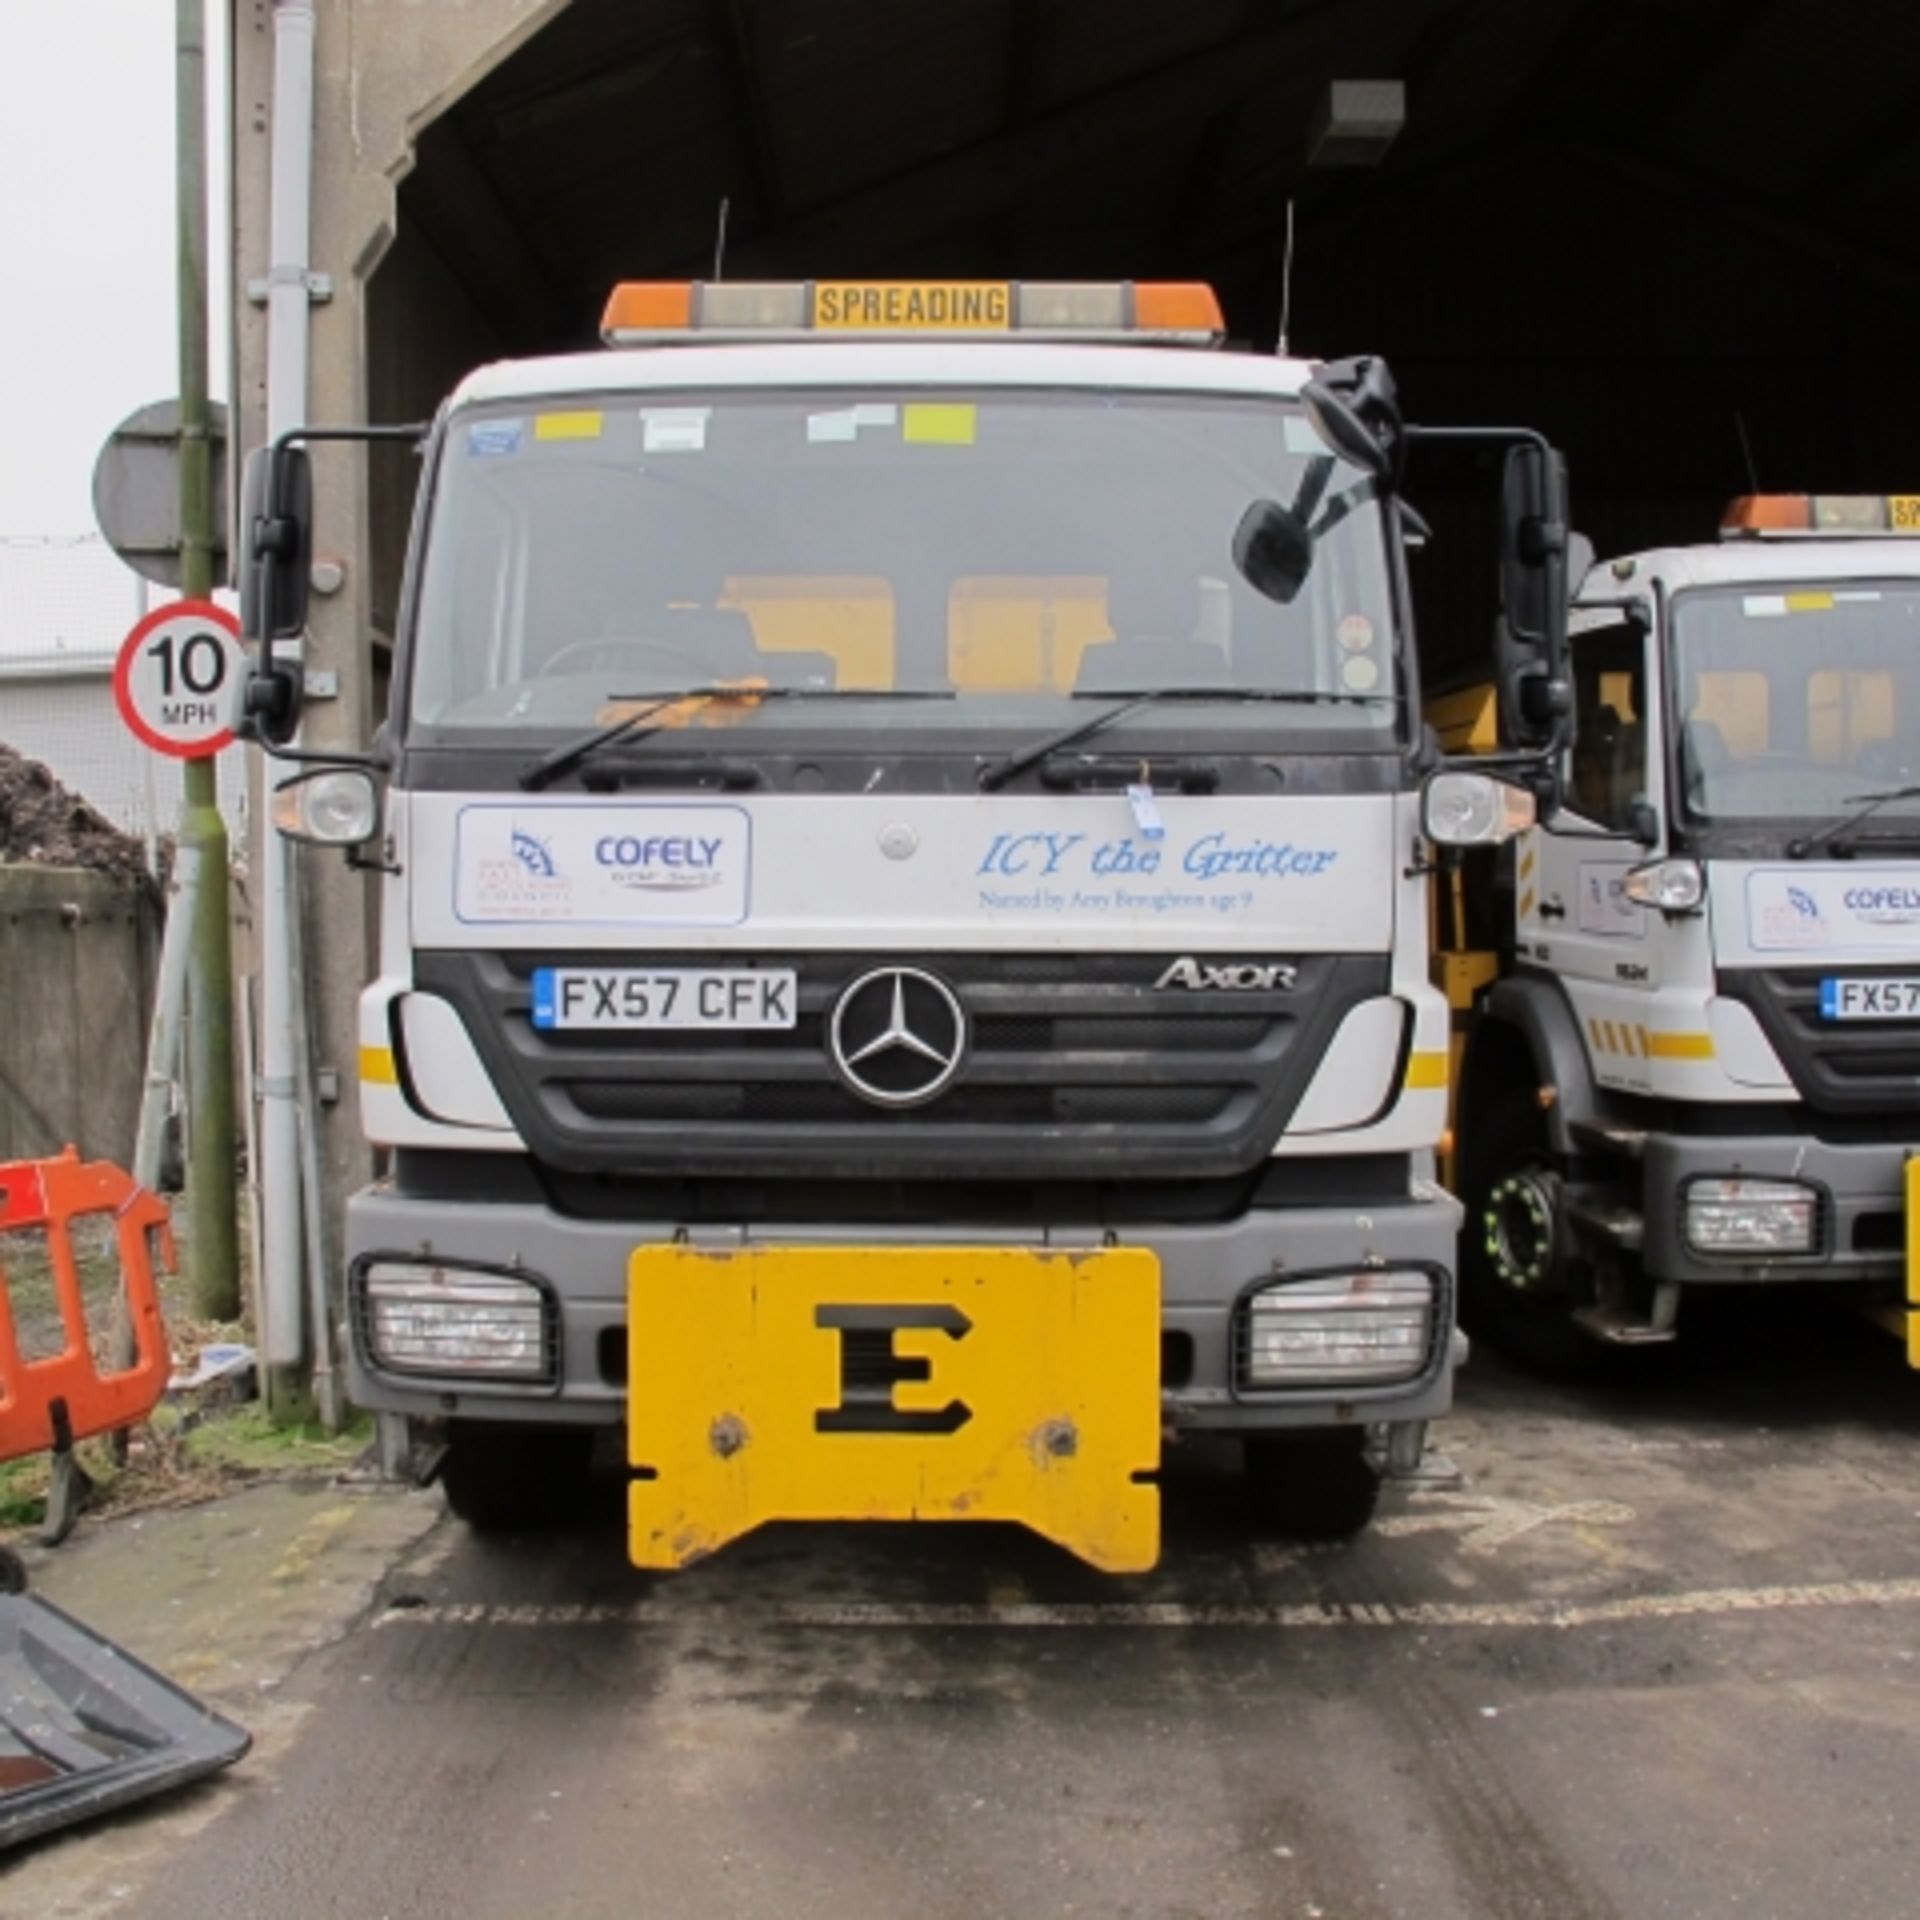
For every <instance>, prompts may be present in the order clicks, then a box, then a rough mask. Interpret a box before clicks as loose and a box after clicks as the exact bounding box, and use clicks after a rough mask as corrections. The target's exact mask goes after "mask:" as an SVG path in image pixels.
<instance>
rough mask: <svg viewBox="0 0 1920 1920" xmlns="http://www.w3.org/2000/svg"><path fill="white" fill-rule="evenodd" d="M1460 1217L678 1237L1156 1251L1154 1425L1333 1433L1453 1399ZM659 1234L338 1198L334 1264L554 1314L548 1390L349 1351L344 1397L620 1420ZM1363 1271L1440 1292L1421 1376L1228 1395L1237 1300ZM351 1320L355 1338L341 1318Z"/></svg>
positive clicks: (760, 1229) (475, 1208) (389, 1193)
mask: <svg viewBox="0 0 1920 1920" xmlns="http://www.w3.org/2000/svg"><path fill="white" fill-rule="evenodd" d="M1459 1219H1460V1210H1459V1207H1458V1205H1457V1203H1456V1202H1455V1201H1454V1200H1453V1199H1452V1198H1451V1196H1449V1195H1447V1194H1445V1193H1443V1192H1441V1191H1440V1190H1439V1189H1437V1188H1435V1187H1431V1186H1427V1185H1424V1184H1422V1185H1420V1186H1419V1187H1417V1188H1416V1191H1415V1193H1414V1194H1413V1195H1412V1196H1410V1197H1409V1198H1408V1199H1406V1200H1404V1201H1397V1202H1395V1203H1393V1204H1391V1205H1384V1206H1369V1207H1366V1208H1355V1207H1287V1208H1272V1209H1262V1210H1259V1211H1256V1212H1251V1213H1247V1214H1244V1215H1242V1216H1241V1217H1240V1218H1238V1219H1235V1220H1229V1221H1222V1222H1218V1223H1213V1224H1207V1225H1187V1226H1168V1227H1128V1228H1125V1229H1116V1230H1114V1231H1113V1233H1112V1234H1111V1236H1110V1237H1109V1236H1106V1235H1103V1234H1101V1233H1099V1232H1095V1231H1092V1230H1089V1229H1085V1228H1075V1229H1073V1230H1071V1231H1067V1232H1061V1233H1058V1234H1055V1233H1041V1234H1039V1235H1037V1236H1036V1235H1035V1234H1033V1233H1031V1232H1010V1231H1007V1230H1005V1229H994V1230H982V1229H979V1228H969V1227H966V1226H964V1225H960V1226H955V1227H951V1228H948V1229H947V1230H945V1231H944V1232H933V1231H930V1230H928V1229H925V1228H914V1229H911V1230H908V1229H903V1228H898V1227H885V1228H882V1227H873V1226H861V1227H845V1226H842V1227H834V1226H821V1225H817V1224H814V1225H808V1226H804V1227H780V1226H777V1225H767V1226H759V1225H756V1226H755V1227H753V1228H751V1229H746V1228H725V1229H715V1228H706V1227H702V1228H698V1229H695V1230H692V1231H691V1232H685V1233H684V1237H685V1238H687V1239H688V1240H690V1241H691V1242H692V1243H693V1244H695V1245H700V1246H710V1247H714V1248H716V1249H718V1248H726V1247H739V1246H746V1245H749V1244H772V1245H784V1246H803V1245H810V1244H811V1245H820V1244H825V1245H844V1244H846V1243H847V1242H849V1241H858V1242H859V1243H861V1244H863V1245H870V1246H871V1245H882V1246H884V1245H899V1246H926V1245H929V1244H941V1243H944V1244H948V1245H953V1246H981V1245H989V1246H1020V1247H1043V1248H1059V1249H1062V1250H1069V1249H1073V1248H1085V1247H1093V1246H1101V1245H1108V1244H1111V1245H1120V1246H1141V1247H1148V1248H1150V1249H1151V1250H1152V1251H1153V1252H1154V1253H1155V1254H1157V1255H1158V1256H1159V1259H1160V1264H1161V1303H1162V1319H1163V1325H1164V1328H1165V1330H1166V1332H1167V1333H1168V1334H1170V1335H1181V1336H1184V1337H1185V1340H1186V1341H1187V1342H1189V1343H1190V1346H1191V1353H1192V1366H1191V1370H1190V1372H1189V1373H1188V1374H1187V1377H1186V1378H1185V1379H1184V1380H1183V1381H1182V1382H1181V1383H1180V1384H1179V1385H1177V1386H1173V1387H1169V1388H1168V1389H1167V1391H1166V1393H1165V1395H1164V1404H1165V1408H1166V1413H1167V1418H1168V1420H1169V1422H1170V1423H1171V1424H1173V1425H1175V1426H1178V1427H1183V1428H1195V1429H1200V1428H1216V1429H1224V1430H1230V1431H1233V1430H1239V1431H1257V1430H1270V1429H1274V1428H1279V1427H1289V1426H1326V1425H1329V1424H1331V1423H1333V1422H1336V1421H1345V1420H1367V1421H1400V1420H1426V1419H1432V1418H1434V1417H1436V1416H1438V1415H1439V1414H1442V1413H1444V1412H1445V1411H1446V1409H1447V1407H1448V1406H1449V1405H1450V1404H1451V1400H1452V1371H1453V1366H1452V1355H1453V1344H1454V1343H1453V1341H1452V1338H1451V1334H1452V1323H1453V1278H1452V1276H1453V1266H1454V1245H1455V1238H1456V1235H1457V1232H1458V1228H1459ZM682 1234H683V1230H682V1229H680V1228H678V1227H677V1226H676V1225H675V1223H673V1222H670V1221H639V1220H636V1221H606V1220H580V1219H573V1218H570V1217H567V1216H565V1215H561V1214H557V1213H554V1212H552V1211H551V1210H550V1209H548V1208H546V1207H544V1206H539V1205H528V1204H524V1203H518V1202H516V1203H509V1204H502V1205H489V1204H486V1203H485V1201H484V1198H483V1197H482V1196H479V1195H476V1196H475V1198H474V1201H473V1202H472V1203H467V1204H462V1203H459V1202H456V1201H451V1200H442V1199H432V1200H428V1199H421V1198H416V1197H412V1196H407V1195H402V1194H399V1193H396V1192H395V1191H393V1190H392V1189H391V1188H390V1187H384V1186H381V1187H371V1188H367V1189H365V1190H363V1191H362V1192H360V1193H358V1194H355V1195H354V1196H353V1198H352V1199H351V1200H350V1201H349V1203H348V1207H347V1255H348V1261H349V1267H350V1270H351V1268H352V1266H353V1264H354V1263H356V1262H358V1261H360V1260H362V1259H365V1258H367V1257H370V1256H373V1255H384V1256H389V1257H391V1258H394V1259H399V1260H419V1259H427V1260H444V1261H447V1262H451V1263H455V1264H458V1263H460V1262H463V1261H471V1262H473V1263H475V1264H476V1265H479V1266H484V1267H488V1268H493V1269H496V1270H497V1269H500V1268H503V1267H504V1268H509V1269H519V1270H523V1271H525V1272H526V1273H527V1275H528V1276H529V1277H530V1278H535V1279H538V1280H540V1281H543V1282H544V1283H545V1284H546V1286H547V1287H548V1288H549V1289H550V1290H551V1292H552V1295H553V1296H554V1298H555V1300H556V1302H557V1305H558V1310H559V1319H560V1325H559V1330H558V1371H557V1379H556V1380H555V1381H554V1382H553V1383H552V1384H549V1385H543V1386H525V1385H522V1386H509V1385H505V1384H502V1383H498V1382H485V1381H473V1380H462V1379H456V1378H449V1379H446V1380H444V1381H440V1380H433V1381H428V1380H422V1379H421V1378H419V1377H417V1376H401V1375H397V1374H393V1373H389V1372H386V1371H384V1370H382V1369H381V1368H379V1367H377V1366H376V1365H374V1364H373V1362H372V1360H371V1357H370V1356H369V1354H368V1353H367V1351H366V1350H365V1343H364V1340H363V1339H362V1338H359V1337H356V1338H355V1339H354V1340H353V1342H352V1343H351V1347H350V1356H349V1361H348V1370H349V1379H350V1384H351V1391H352V1394H353V1398H354V1400H355V1402H356V1403H357V1404H359V1405H361V1406H364V1407H369V1408H372V1409H375V1410H377V1411H381V1412H392V1413H405V1414H414V1415H421V1416H435V1417H456V1418H473V1419H488V1420H511V1419H524V1420H529V1421H540V1422H561V1421H579V1420H586V1421H601V1422H609V1421H615V1420H618V1419H619V1418H620V1415H621V1411H622V1408H623V1407H624V1404H625V1398H626V1396H625V1390H624V1387H623V1386H622V1384H621V1380H620V1376H619V1373H618V1372H617V1371H616V1370H613V1369H611V1368H610V1367H609V1365H608V1361H609V1357H610V1355H618V1356H619V1357H620V1359H621V1360H622V1361H624V1355H625V1345H624V1342H625V1332H626V1321H627V1306H626V1274H627V1261H628V1257H629V1256H630V1255H631V1254H632V1252H633V1250H634V1248H635V1247H636V1246H644V1245H651V1244H659V1243H661V1242H664V1241H670V1240H673V1239H674V1238H676V1237H679V1236H682ZM1368 1266H1380V1267H1391V1266H1424V1267H1428V1268H1431V1269H1433V1270H1434V1271H1435V1272H1436V1273H1437V1274H1438V1275H1439V1276H1440V1279H1441V1287H1440V1292H1441V1296H1442V1297H1441V1300H1440V1302H1439V1310H1438V1313H1437V1315H1436V1319H1437V1322H1438V1330H1437V1335H1436V1338H1435V1341H1434V1344H1433V1350H1432V1353H1431V1355H1430V1357H1429V1361H1428V1364H1427V1365H1426V1367H1425V1368H1424V1369H1423V1371H1422V1373H1421V1374H1420V1376H1419V1377H1418V1378H1417V1379H1415V1380H1412V1381H1409V1382H1407V1383H1405V1384H1403V1385H1395V1386H1392V1387H1386V1388H1379V1387H1373V1388H1364V1389H1352V1388H1348V1389H1344V1390H1338V1389H1332V1388H1307V1389H1293V1390H1288V1391H1286V1392H1281V1393H1268V1392H1260V1393H1251V1392H1236V1391H1235V1388H1234V1385H1233V1323H1234V1318H1235V1303H1236V1302H1237V1301H1238V1300H1239V1299H1240V1297H1241V1296H1242V1295H1243V1294H1244V1293H1245V1292H1246V1291H1247V1290H1248V1289H1249V1288H1251V1287H1253V1286H1255V1285H1258V1284H1260V1283H1262V1282H1267V1281H1282V1280H1285V1279H1286V1278H1287V1277H1288V1276H1294V1277H1301V1278H1304V1277H1306V1276H1309V1275H1312V1274H1315V1273H1324V1272H1329V1271H1340V1270H1348V1269H1354V1268H1362V1267H1368ZM349 1318H350V1320H351V1321H352V1322H353V1323H354V1324H355V1326H356V1327H358V1325H359V1316H358V1314H350V1315H349Z"/></svg>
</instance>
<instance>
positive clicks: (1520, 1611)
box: [374, 1577, 1920, 1630]
mask: <svg viewBox="0 0 1920 1920" xmlns="http://www.w3.org/2000/svg"><path fill="white" fill-rule="evenodd" d="M1917 1602H1920V1577H1915V1578H1896V1579H1887V1580H1835V1581H1827V1582H1823V1583H1821V1584H1819V1585H1810V1586H1792V1587H1702V1588H1696V1589H1694V1590H1693V1591H1691V1592H1682V1593H1636V1594H1622V1595H1619V1596H1617V1597H1616V1598H1613V1599H1610V1600H1586V1601H1573V1602H1564V1601H1557V1600H1511V1601H1499V1600H1489V1601H1468V1600H1414V1601H1398V1602H1396V1601H1391V1600H1356V1601H1352V1602H1342V1601H1338V1600H1324V1601H1321V1600H1309V1601H1300V1602H1294V1603H1290V1604H1287V1605H1284V1606H1258V1605H1255V1606H1208V1605H1193V1604H1189V1603H1188V1602H1186V1601H1181V1600H1112V1601H1081V1602H1066V1603H1062V1604H1049V1603H1046V1602H1042V1601H1022V1602H1012V1603H1001V1604H996V1603H994V1602H992V1601H983V1602H972V1603H969V1602H964V1601H959V1602H947V1601H872V1602H866V1601H829V1600H821V1601H812V1600H789V1601H758V1602H756V1601H741V1602H739V1603H737V1604H728V1605H726V1606H711V1605H707V1604H704V1603H700V1602H693V1603H688V1602H684V1601H673V1600H635V1601H630V1602H627V1603H625V1604H614V1603H609V1602H601V1603H599V1604H593V1605H589V1604H585V1603H581V1604H578V1605H570V1604H565V1603H562V1604H559V1605H554V1604H538V1603H533V1604H524V1605H499V1606H489V1605H485V1604H482V1603H455V1604H452V1605H448V1606H431V1605H429V1606H421V1607H393V1608H390V1609H389V1610H388V1611H387V1612H385V1613H383V1614H381V1615H380V1616H379V1617H378V1618H377V1619H376V1620H375V1622H374V1625H375V1626H376V1627H380V1628H389V1627H446V1626H474V1627H580V1626H630V1627H674V1626H697V1625H701V1624H705V1623H713V1624H716V1625H718V1624H722V1623H724V1624H725V1625H726V1626H727V1627H728V1628H729V1629H732V1628H737V1627H742V1626H758V1627H830V1628H839V1627H860V1628H880V1627H909V1628H926V1627H962V1628H980V1627H987V1628H993V1629H1001V1630H1004V1629H1009V1628H1028V1627H1111V1628H1121V1629H1127V1630H1133V1629H1139V1628H1169V1627H1171V1628H1181V1629H1184V1628H1192V1627H1239V1628H1246V1627H1255V1628H1274V1627H1283V1628H1294V1627H1553V1628H1568V1627H1605V1626H1618V1625H1621V1624H1623V1623H1625V1622H1628V1621H1635V1620H1680V1619H1698V1618H1712V1617H1715V1616H1719V1615H1726V1614H1740V1613H1776V1612H1779V1611H1781V1610H1783V1609H1786V1608H1793V1607H1802V1608H1805V1607H1888V1606H1910V1605H1913V1604H1915V1603H1917Z"/></svg>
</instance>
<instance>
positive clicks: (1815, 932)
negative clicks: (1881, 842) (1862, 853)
mask: <svg viewBox="0 0 1920 1920" xmlns="http://www.w3.org/2000/svg"><path fill="white" fill-rule="evenodd" d="M1747 938H1748V940H1749V941H1750V942H1751V943H1752V945H1753V946H1754V947H1755V948H1756V949H1757V950H1759V951H1761V952H1774V953H1790V952H1795V951H1804V950H1807V949H1813V948H1829V949H1838V950H1851V951H1853V952H1882V951H1885V952H1901V953H1911V952H1912V951H1913V949H1914V946H1915V944H1916V941H1920V879H1916V878H1915V877H1914V875H1913V874H1912V873H1911V872H1910V871H1902V870H1901V869H1900V868H1898V867H1893V868H1879V869H1871V868H1869V869H1865V870H1861V869H1850V870H1848V871H1845V872H1836V871H1833V870H1831V869H1828V870H1824V871H1821V870H1809V869H1808V868H1806V867H1795V868H1791V869H1785V870H1782V869H1778V868H1763V869H1761V870H1759V871H1757V872H1754V873H1750V874H1748V875H1747Z"/></svg>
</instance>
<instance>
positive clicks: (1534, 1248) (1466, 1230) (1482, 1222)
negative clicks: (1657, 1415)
mask: <svg viewBox="0 0 1920 1920" xmlns="http://www.w3.org/2000/svg"><path fill="white" fill-rule="evenodd" d="M1465 1124H1466V1125H1468V1126H1470V1127H1471V1134H1470V1136H1469V1137H1468V1138H1467V1139H1465V1140H1464V1142H1463V1147H1464V1152H1463V1154H1462V1162H1463V1166H1462V1171H1463V1174H1464V1178H1463V1179H1462V1181H1461V1189H1462V1191H1461V1199H1462V1201H1463V1202H1464V1204H1465V1207H1466V1219H1465V1222H1464V1223H1463V1225H1462V1227H1461V1229H1460V1235H1461V1244H1460V1318H1461V1321H1462V1323H1463V1324H1464V1325H1465V1327H1466V1329H1467V1331H1468V1332H1469V1333H1471V1334H1475V1335H1478V1336H1479V1337H1480V1338H1482V1339H1484V1340H1486V1342H1487V1343H1488V1344H1489V1345H1490V1346H1493V1347H1497V1348H1498V1349H1499V1350H1500V1351H1501V1352H1502V1353H1504V1354H1507V1355H1509V1356H1510V1357H1511V1358H1513V1359H1515V1360H1518V1361H1519V1362H1521V1364H1522V1365H1524V1366H1527V1367H1530V1368H1532V1369H1533V1370H1534V1371H1535V1372H1538V1373H1544V1374H1547V1375H1549V1376H1550V1377H1552V1378H1554V1379H1560V1380H1569V1379H1584V1378H1591V1377H1592V1375H1593V1374H1594V1373H1595V1372H1596V1371H1597V1370H1598V1369H1599V1368H1600V1366H1601V1365H1602V1364H1603V1362H1604V1360H1605V1358H1606V1349H1605V1348H1604V1347H1603V1346H1602V1345H1601V1343H1600V1342H1599V1341H1598V1340H1596V1339H1594V1338H1593V1336H1592V1335H1591V1334H1589V1333H1587V1332H1585V1331H1584V1330H1583V1329H1582V1328H1581V1327H1580V1326H1579V1325H1578V1324H1577V1323H1576V1322H1575V1320H1574V1318H1573V1315H1574V1313H1575V1311H1576V1310H1577V1309H1578V1308H1580V1307H1581V1306H1583V1305H1585V1304H1587V1302H1588V1299H1589V1288H1588V1283H1587V1282H1586V1280H1585V1279H1584V1277H1583V1276H1582V1275H1581V1274H1580V1273H1578V1272H1576V1271H1575V1269H1574V1264H1573V1261H1572V1259H1571V1256H1570V1253H1569V1247H1568V1239H1569V1235H1568V1227H1567V1221H1566V1203H1565V1196H1564V1191H1563V1187H1562V1182H1561V1177H1560V1173H1559V1170H1558V1168H1557V1167H1556V1166H1555V1164H1554V1157H1553V1152H1552V1148H1551V1146H1550V1145H1549V1143H1548V1139H1547V1124H1546V1116H1545V1115H1544V1114H1543V1113H1542V1111H1541V1109H1540V1103H1539V1100H1538V1099H1537V1098H1536V1097H1535V1094H1534V1091H1533V1089H1532V1088H1531V1087H1507V1088H1504V1089H1502V1091H1501V1092H1500V1093H1498V1094H1497V1095H1496V1096H1495V1097H1494V1098H1493V1099H1492V1100H1491V1101H1490V1102H1489V1103H1488V1104H1487V1107H1486V1109H1485V1111H1484V1113H1483V1114H1481V1115H1478V1116H1476V1117H1475V1118H1474V1119H1472V1120H1471V1121H1470V1122H1466V1123H1465Z"/></svg>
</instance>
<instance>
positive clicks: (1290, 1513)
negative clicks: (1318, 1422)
mask: <svg viewBox="0 0 1920 1920" xmlns="http://www.w3.org/2000/svg"><path fill="white" fill-rule="evenodd" d="M1244 1446H1245V1451H1246V1458H1247V1497H1248V1498H1249V1499H1250V1500H1251V1501H1252V1502H1253V1509H1254V1512H1255V1513H1256V1514H1258V1515H1259V1517H1260V1519H1261V1520H1262V1522H1264V1524H1265V1525H1267V1526H1268V1527H1271V1528H1272V1529H1273V1531H1274V1532H1276V1533H1283V1534H1286V1535H1287V1536H1289V1537H1290V1538H1292V1539H1295V1540H1350V1539H1352V1537H1353V1536H1354V1535H1355V1534H1356V1533H1361V1532H1364V1531H1365V1529H1366V1526H1367V1523H1368V1522H1369V1521H1370V1520H1371V1519H1372V1518H1373V1510H1374V1508H1375V1507H1376V1506H1377V1505H1378V1504H1379V1501H1380V1473H1379V1470H1378V1469H1377V1468H1376V1467H1375V1466H1374V1465H1373V1463H1372V1461H1370V1460H1369V1459H1368V1458H1367V1433H1366V1429H1365V1428H1364V1427H1329V1428H1326V1429H1324V1430H1314V1431H1309V1432H1302V1433H1255V1434H1249V1435H1248V1436H1247V1439H1246V1441H1245V1442H1244Z"/></svg>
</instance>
